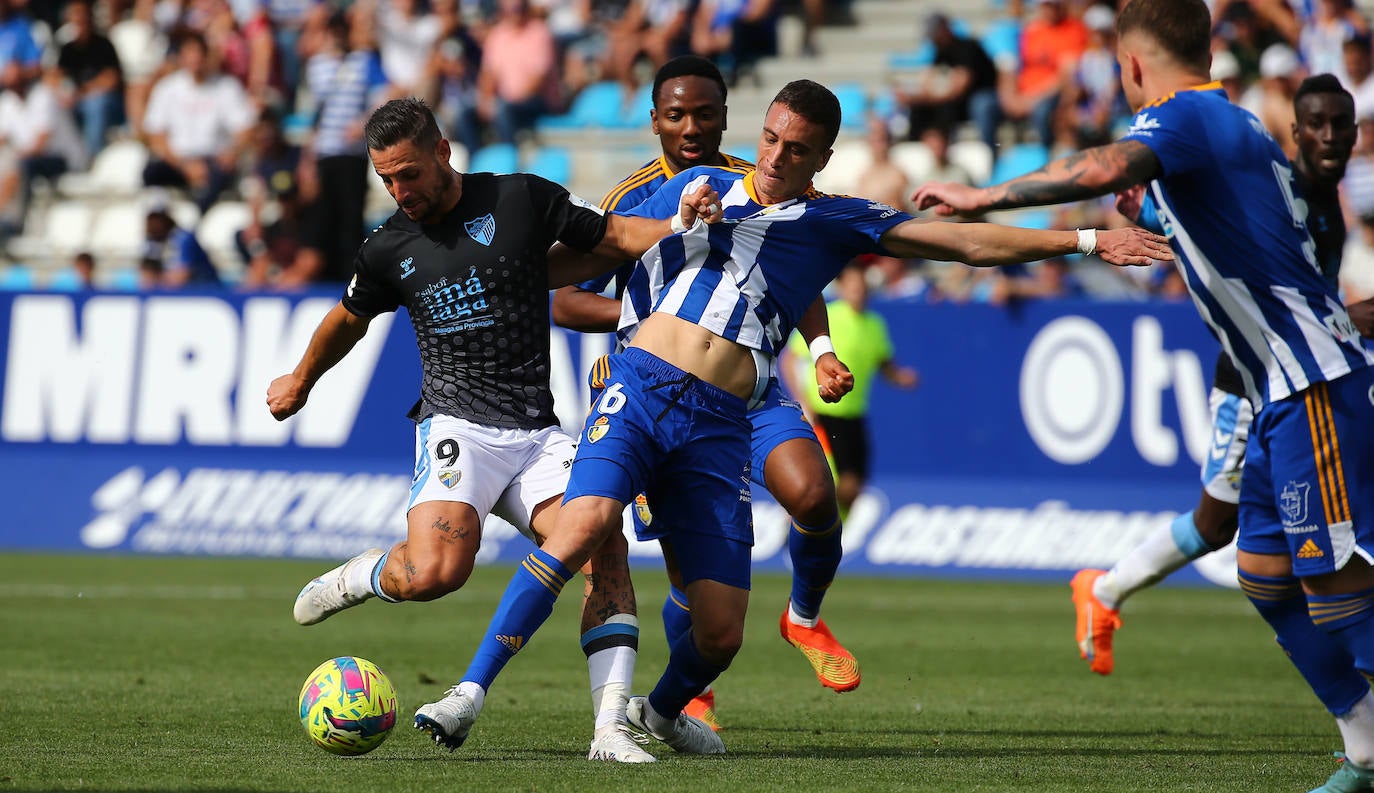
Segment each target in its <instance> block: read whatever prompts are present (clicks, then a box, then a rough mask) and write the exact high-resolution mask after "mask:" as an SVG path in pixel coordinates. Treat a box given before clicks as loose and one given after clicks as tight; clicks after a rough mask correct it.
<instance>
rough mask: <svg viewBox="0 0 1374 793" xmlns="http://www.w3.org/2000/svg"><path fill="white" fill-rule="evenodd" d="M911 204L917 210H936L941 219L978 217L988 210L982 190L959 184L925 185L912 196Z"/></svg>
mask: <svg viewBox="0 0 1374 793" xmlns="http://www.w3.org/2000/svg"><path fill="white" fill-rule="evenodd" d="M911 203H912V205H913V206H915V207H916V208H917V209H922V210H924V209H934V210H935V214H936V215H939V216H940V217H950V216H951V215H978V214H981V213H982V212H983V211H984V210H985V209H986V207H985V206H984V205H983V191H982V190H981V189H979V188H977V187H969V186H968V185H966V184H958V183H957V182H928V183H926V184H923V185H921V186H920V187H919V188H917V190H916V192H914V193H912V194H911Z"/></svg>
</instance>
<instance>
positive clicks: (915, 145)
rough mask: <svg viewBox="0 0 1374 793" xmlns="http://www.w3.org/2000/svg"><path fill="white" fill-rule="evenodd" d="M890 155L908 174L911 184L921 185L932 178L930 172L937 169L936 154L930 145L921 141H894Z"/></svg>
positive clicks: (894, 162)
mask: <svg viewBox="0 0 1374 793" xmlns="http://www.w3.org/2000/svg"><path fill="white" fill-rule="evenodd" d="M888 156H889V157H891V158H892V162H893V164H895V165H896V166H897V167H898V168H901V169H902V171H903V172H904V173H905V174H906V177H907V179H910V180H911V184H913V185H919V184H923V183H925V182H927V181H929V180H930V172H931V171H933V170H934V169H935V155H933V154H931V153H930V147H929V146H927V145H925V144H924V143H921V142H920V141H915V140H908V141H902V142H901V143H894V144H893V145H892V149H891V151H890V152H889V153H888Z"/></svg>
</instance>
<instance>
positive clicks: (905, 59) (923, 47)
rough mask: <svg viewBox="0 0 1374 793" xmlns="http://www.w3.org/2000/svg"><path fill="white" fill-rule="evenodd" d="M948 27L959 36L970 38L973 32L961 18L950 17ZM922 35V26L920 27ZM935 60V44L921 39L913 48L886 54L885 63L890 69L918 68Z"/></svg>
mask: <svg viewBox="0 0 1374 793" xmlns="http://www.w3.org/2000/svg"><path fill="white" fill-rule="evenodd" d="M949 29H950V30H952V31H954V35H956V36H959V37H960V38H970V37H971V36H972V35H973V33H972V31H970V30H969V27H968V23H967V22H965V21H964V20H962V19H951V20H950V21H949ZM922 35H924V28H922ZM934 62H935V46H934V45H933V44H931V43H930V40H929V39H924V38H923V39H922V40H921V43H919V44H917V45H916V48H915V49H912V50H905V51H903V52H894V53H891V54H890V55H888V58H887V65H888V68H891V69H899V70H900V69H920V68H923V67H926V66H929V65H931V64H932V63H934Z"/></svg>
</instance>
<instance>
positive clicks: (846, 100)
mask: <svg viewBox="0 0 1374 793" xmlns="http://www.w3.org/2000/svg"><path fill="white" fill-rule="evenodd" d="M834 91H835V97H836V98H837V99H839V100H840V126H842V127H844V128H845V129H862V128H863V126H864V122H865V121H866V120H867V113H868V94H867V93H865V92H864V87H863V86H862V85H859V84H858V83H840V84H839V85H837V86H835V88H834Z"/></svg>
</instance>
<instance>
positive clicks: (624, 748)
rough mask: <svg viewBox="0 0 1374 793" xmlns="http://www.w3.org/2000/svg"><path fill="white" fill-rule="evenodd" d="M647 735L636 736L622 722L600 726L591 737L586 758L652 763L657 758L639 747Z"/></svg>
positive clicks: (645, 741) (646, 739) (644, 741)
mask: <svg viewBox="0 0 1374 793" xmlns="http://www.w3.org/2000/svg"><path fill="white" fill-rule="evenodd" d="M648 741H649V739H648V737H647V736H636V735H635V734H634V733H631V732H630V729H629V728H628V727H626V726H625V725H624V724H615V725H612V726H609V727H602V728H601V729H599V730H597V731H596V737H595V738H594V739H592V749H591V751H590V752H588V753H587V759H588V760H609V761H611V762H616V763H652V762H654V761H655V760H657V759H658V758H656V757H654V756H653V755H651V754H649V753H648V752H646V751H644V750H643V749H642V748H640V744H641V743H648Z"/></svg>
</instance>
